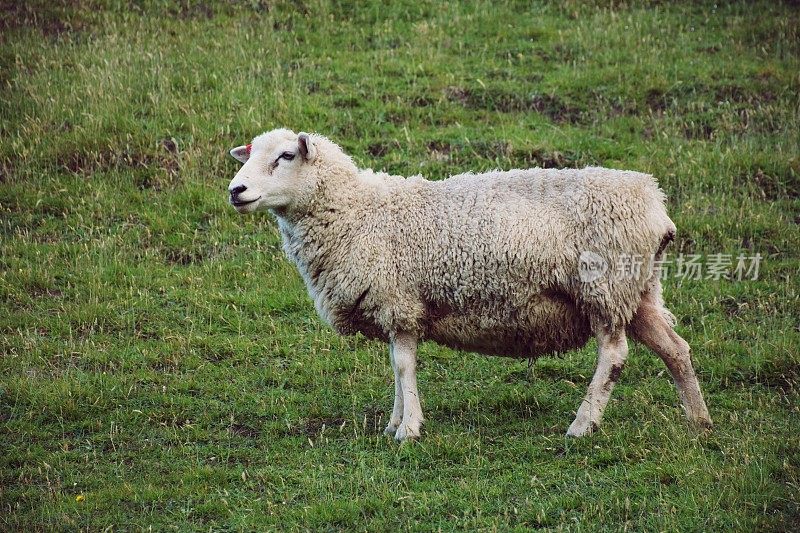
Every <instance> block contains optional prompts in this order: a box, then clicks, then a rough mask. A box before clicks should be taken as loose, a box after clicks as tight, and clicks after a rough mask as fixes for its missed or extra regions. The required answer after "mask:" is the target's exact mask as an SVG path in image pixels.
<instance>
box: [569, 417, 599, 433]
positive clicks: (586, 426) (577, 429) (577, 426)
mask: <svg viewBox="0 0 800 533" xmlns="http://www.w3.org/2000/svg"><path fill="white" fill-rule="evenodd" d="M597 429H598V427H597V424H596V423H594V422H586V421H583V420H577V419H576V420H575V421H574V422H572V424H570V426H569V429H568V430H567V437H585V436H586V435H591V434H592V433H594V432H595V431H597Z"/></svg>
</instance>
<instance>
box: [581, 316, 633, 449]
mask: <svg viewBox="0 0 800 533" xmlns="http://www.w3.org/2000/svg"><path fill="white" fill-rule="evenodd" d="M627 357H628V341H627V339H626V338H625V331H624V330H620V331H615V332H607V331H600V332H599V333H598V334H597V370H595V373H594V377H593V378H592V382H591V383H590V384H589V390H588V391H587V392H586V397H585V398H584V400H583V403H582V404H581V406H580V408H578V414H577V415H576V416H575V420H574V421H573V422H572V424H571V425H570V426H569V429H568V430H567V435H568V436H570V437H581V436H583V435H588V434H589V433H592V432H593V431H594V430H596V429H597V428H598V427H599V426H600V420H602V418H603V411H604V410H605V408H606V405H607V404H608V400H609V398H610V397H611V391H612V389H613V388H614V385H615V384H616V382H617V380H618V379H619V375H620V372H622V367H623V365H624V364H625V359H626V358H627Z"/></svg>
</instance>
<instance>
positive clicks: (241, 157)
mask: <svg viewBox="0 0 800 533" xmlns="http://www.w3.org/2000/svg"><path fill="white" fill-rule="evenodd" d="M252 148H253V145H252V144H247V145H245V146H237V147H236V148H234V149H233V150H231V152H230V153H231V157H232V158H234V159H235V160H237V161H239V162H240V163H247V160H248V159H250V150H251V149H252Z"/></svg>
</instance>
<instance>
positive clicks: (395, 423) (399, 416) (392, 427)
mask: <svg viewBox="0 0 800 533" xmlns="http://www.w3.org/2000/svg"><path fill="white" fill-rule="evenodd" d="M389 360H390V361H391V362H392V371H393V372H394V407H393V408H392V416H391V417H390V418H389V424H388V425H387V426H386V429H385V430H383V433H384V434H385V435H392V436H393V435H395V433H397V428H398V427H400V422H402V420H403V387H402V385H401V381H400V373H399V372H398V371H397V362H396V361H395V357H394V343H392V344H390V345H389Z"/></svg>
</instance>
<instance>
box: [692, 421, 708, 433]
mask: <svg viewBox="0 0 800 533" xmlns="http://www.w3.org/2000/svg"><path fill="white" fill-rule="evenodd" d="M690 423H691V425H692V427H693V428H694V429H695V431H697V432H699V433H709V432H711V430H712V429H714V423H713V422H711V419H710V418H698V419H695V420H692V421H691V422H690Z"/></svg>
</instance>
